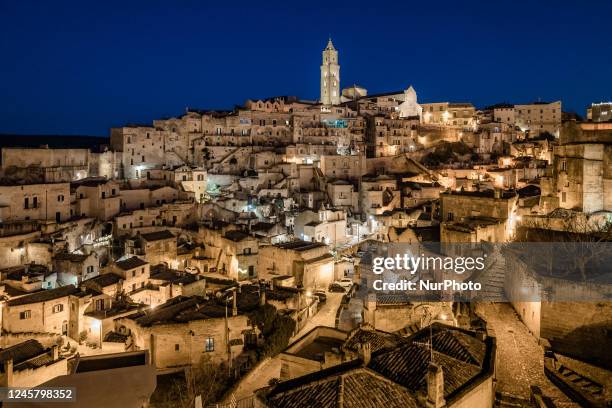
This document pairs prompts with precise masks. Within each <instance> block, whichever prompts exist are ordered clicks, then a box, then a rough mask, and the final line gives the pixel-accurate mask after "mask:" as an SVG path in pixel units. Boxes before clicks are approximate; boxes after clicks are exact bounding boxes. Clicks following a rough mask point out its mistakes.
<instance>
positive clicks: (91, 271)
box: [87, 265, 94, 273]
mask: <svg viewBox="0 0 612 408" xmlns="http://www.w3.org/2000/svg"><path fill="white" fill-rule="evenodd" d="M93 272H94V267H93V265H89V266H88V267H87V273H93Z"/></svg>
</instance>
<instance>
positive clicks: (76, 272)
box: [53, 252, 100, 286]
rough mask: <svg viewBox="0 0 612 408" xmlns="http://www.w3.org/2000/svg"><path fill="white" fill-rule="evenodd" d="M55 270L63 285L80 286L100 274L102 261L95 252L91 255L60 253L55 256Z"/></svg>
mask: <svg viewBox="0 0 612 408" xmlns="http://www.w3.org/2000/svg"><path fill="white" fill-rule="evenodd" d="M53 270H55V271H56V272H57V279H58V280H59V281H60V282H61V283H62V285H70V284H72V285H75V286H78V285H79V284H80V283H81V282H83V281H84V280H87V279H91V278H94V277H96V276H98V274H99V273H100V260H99V258H98V256H97V254H96V253H95V252H92V253H90V254H74V253H67V252H60V253H57V254H54V255H53Z"/></svg>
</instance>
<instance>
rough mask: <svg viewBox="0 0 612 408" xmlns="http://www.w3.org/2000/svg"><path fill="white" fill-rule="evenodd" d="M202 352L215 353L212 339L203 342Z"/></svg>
mask: <svg viewBox="0 0 612 408" xmlns="http://www.w3.org/2000/svg"><path fill="white" fill-rule="evenodd" d="M204 346H205V347H204V350H205V351H206V352H209V353H210V352H211V351H215V339H214V338H212V337H207V338H206V340H205V342H204Z"/></svg>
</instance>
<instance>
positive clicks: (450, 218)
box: [446, 212, 454, 221]
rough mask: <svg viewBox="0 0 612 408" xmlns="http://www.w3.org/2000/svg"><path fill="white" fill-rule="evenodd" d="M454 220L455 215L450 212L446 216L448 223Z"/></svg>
mask: <svg viewBox="0 0 612 408" xmlns="http://www.w3.org/2000/svg"><path fill="white" fill-rule="evenodd" d="M453 218H454V214H453V213H452V212H449V213H448V214H447V215H446V221H452V220H453Z"/></svg>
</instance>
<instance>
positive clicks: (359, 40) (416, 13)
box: [0, 0, 612, 135]
mask: <svg viewBox="0 0 612 408" xmlns="http://www.w3.org/2000/svg"><path fill="white" fill-rule="evenodd" d="M86 3H89V4H86ZM610 16H612V1H609V0H589V1H575V2H569V1H560V0H558V1H540V0H531V1H528V2H523V1H503V2H498V1H494V0H487V1H484V2H468V1H457V0H455V1H452V2H448V3H447V2H445V1H441V0H437V1H424V0H420V1H418V2H412V1H403V0H396V1H391V2H383V1H379V0H376V1H368V2H358V1H352V2H344V1H331V0H330V1H300V2H292V1H284V2H281V1H279V2H276V1H274V2H272V1H261V3H258V2H256V1H248V2H242V1H238V0H232V1H218V0H214V1H210V2H209V1H205V0H204V1H193V2H184V1H172V2H170V1H169V2H157V1H152V0H148V1H129V0H123V1H121V2H114V1H97V2H85V1H70V2H68V1H66V2H63V1H48V0H45V1H40V2H34V1H27V0H0V133H8V132H12V133H45V134H88V135H107V134H108V131H109V128H110V127H111V126H118V125H121V124H124V123H149V122H150V121H151V120H152V119H154V118H159V117H166V116H173V115H177V114H180V113H181V112H183V111H184V109H185V107H193V108H202V109H209V108H217V109H218V108H231V107H232V106H233V105H235V104H242V103H244V101H245V100H246V99H247V98H258V97H266V96H272V95H287V94H292V95H298V96H300V97H303V98H310V99H316V98H318V93H319V64H320V58H321V51H322V49H323V48H324V47H325V44H326V42H327V37H328V35H330V34H331V36H332V38H333V40H334V44H335V45H336V48H338V49H339V51H340V64H341V82H342V86H348V85H350V84H352V83H358V84H360V85H362V86H365V87H366V88H367V89H368V90H369V91H370V92H371V93H374V92H383V91H390V90H396V89H403V88H406V87H407V86H408V85H409V84H413V85H414V87H415V89H416V90H417V93H418V96H419V100H420V101H423V102H427V101H442V100H449V101H457V102H460V101H469V102H472V103H474V104H475V105H476V106H478V107H480V106H483V105H487V104H492V103H496V102H503V101H508V102H517V103H518V102H528V101H533V100H537V99H538V98H541V99H542V100H556V99H561V100H562V101H563V103H564V110H574V111H577V112H578V113H579V114H581V115H584V110H585V108H586V106H587V105H588V104H589V103H590V102H592V101H601V100H609V99H612V28H611V23H610V21H611V20H610Z"/></svg>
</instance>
